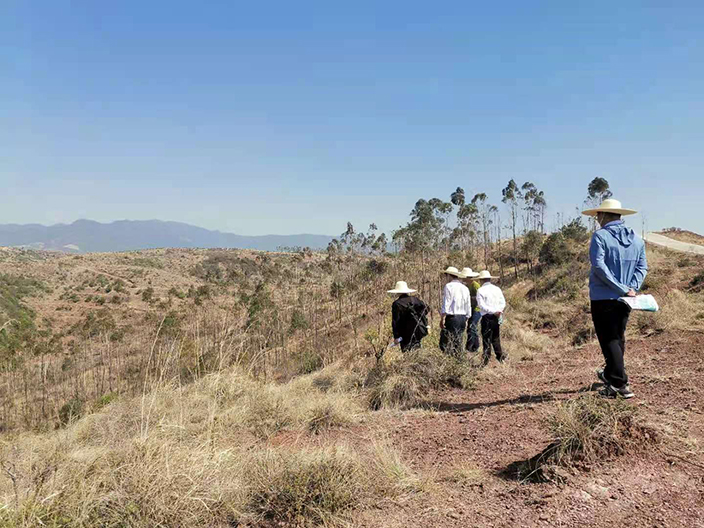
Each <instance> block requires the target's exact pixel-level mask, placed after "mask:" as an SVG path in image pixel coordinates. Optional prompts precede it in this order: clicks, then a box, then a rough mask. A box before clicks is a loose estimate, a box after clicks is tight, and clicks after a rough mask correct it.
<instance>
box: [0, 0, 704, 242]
mask: <svg viewBox="0 0 704 528" xmlns="http://www.w3.org/2000/svg"><path fill="white" fill-rule="evenodd" d="M703 23H704V5H703V4H701V3H698V2H680V3H678V4H677V5H676V6H667V7H660V6H658V5H656V4H652V3H643V2H634V1H626V2H621V3H618V4H616V5H614V4H613V3H612V2H605V1H597V2H591V3H589V4H588V5H575V4H570V3H567V4H566V3H563V2H557V1H549V2H547V1H546V2H538V3H531V4H525V3H520V2H515V3H511V4H510V5H508V6H507V5H488V4H482V5H471V4H467V3H460V2H453V3H448V4H444V5H441V6H432V7H429V6H428V5H427V4H425V3H419V2H403V3H401V2H388V3H384V4H382V5H378V4H377V3H372V2H361V3H355V4H354V5H340V4H325V3H306V2H304V3H299V4H295V5H292V4H288V3H280V4H277V5H276V7H275V8H274V9H272V6H271V5H267V6H264V5H253V4H250V5H237V4H233V3H230V2H212V3H208V4H207V5H203V6H199V7H198V9H193V8H192V7H191V5H189V4H187V3H179V2H175V3H174V2H169V3H166V2H163V1H155V2H150V3H148V4H144V3H141V2H140V3H137V2H135V1H134V0H128V1H126V2H121V3H119V4H106V3H81V4H79V5H76V6H74V7H73V8H71V9H67V8H66V7H65V6H63V5H60V4H52V3H41V4H40V3H36V2H19V1H11V2H9V3H6V4H5V5H3V6H2V7H0V35H2V36H0V42H2V43H3V45H4V49H5V50H6V51H7V52H6V53H5V54H4V56H3V59H2V64H3V71H4V74H3V82H2V83H0V101H2V103H1V104H0V123H2V125H3V126H0V158H2V159H3V163H2V165H1V166H0V184H2V186H3V188H4V189H6V192H7V195H8V196H11V199H9V200H6V202H5V203H4V204H3V208H2V210H1V211H0V223H2V224H8V223H15V224H29V223H39V224H42V225H52V224H55V223H71V222H72V221H74V220H76V219H79V218H88V219H91V220H95V221H100V222H109V221H115V219H118V218H129V219H131V220H150V219H163V220H164V221H177V222H183V223H187V224H191V225H196V226H199V227H203V228H206V229H211V230H218V231H221V232H226V233H236V234H239V235H244V236H254V235H261V234H279V235H287V234H300V233H314V234H322V233H325V234H332V236H335V235H336V234H339V233H341V232H343V231H344V229H345V225H346V223H347V222H348V221H350V222H352V223H353V224H354V226H355V227H356V228H357V229H358V230H363V231H365V230H366V229H367V227H368V225H369V224H370V223H375V224H376V225H377V226H378V227H379V229H380V231H384V232H386V233H388V234H390V233H391V232H392V231H393V230H394V229H397V228H398V227H399V226H401V225H404V224H405V223H406V222H407V221H408V213H409V212H410V210H411V209H412V208H413V205H414V204H415V202H416V200H418V199H419V198H425V199H429V198H433V197H437V198H441V199H443V200H448V199H449V195H450V193H451V192H452V191H454V190H455V188H456V187H458V186H459V187H463V188H464V189H465V191H466V194H467V195H469V196H471V195H472V194H474V193H476V192H485V193H486V194H488V196H489V201H490V202H491V203H492V204H495V205H498V206H501V205H502V204H501V189H502V188H503V187H505V185H506V183H507V182H508V180H509V179H514V180H515V181H516V182H517V183H518V184H519V185H520V184H522V183H523V182H525V181H531V182H533V183H535V184H536V185H537V186H538V188H539V189H541V190H543V191H544V192H545V195H546V198H547V202H548V209H547V215H546V219H547V222H546V223H547V225H548V227H551V226H553V225H554V222H555V218H556V216H557V215H558V214H561V215H563V216H565V217H573V216H575V215H577V214H578V209H579V208H581V206H582V203H583V200H584V198H585V197H586V187H587V184H588V183H589V181H591V180H592V179H593V178H594V177H597V176H599V177H604V178H606V179H607V180H608V181H609V182H610V184H611V188H612V191H613V193H614V197H615V198H617V199H620V200H621V201H622V202H623V203H624V206H625V207H631V208H634V209H638V210H640V211H642V212H643V213H644V214H643V216H638V217H632V218H629V219H628V220H627V221H628V222H629V223H630V224H631V225H632V226H633V227H634V228H636V229H637V230H638V231H640V230H641V229H642V227H646V228H647V229H649V230H659V229H662V228H665V227H681V228H683V229H689V230H692V231H696V232H699V233H702V232H704V215H702V214H701V212H700V210H699V208H700V205H699V204H700V202H701V198H702V196H704V177H702V174H701V172H702V167H703V166H704V153H702V152H701V148H700V145H701V144H702V141H703V140H704V137H703V135H704V133H703V131H702V127H701V123H702V122H703V121H704V99H702V96H701V94H702V93H704V74H702V72H701V71H700V70H699V69H697V68H694V67H692V65H696V64H699V63H701V62H702V59H704V34H703V33H702V32H701V27H702V24H703ZM502 210H503V208H502Z"/></svg>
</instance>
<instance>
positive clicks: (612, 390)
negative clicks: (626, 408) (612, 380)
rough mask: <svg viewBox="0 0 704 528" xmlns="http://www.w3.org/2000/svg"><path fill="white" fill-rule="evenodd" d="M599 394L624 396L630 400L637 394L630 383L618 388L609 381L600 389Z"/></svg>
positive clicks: (607, 396) (614, 396) (611, 396)
mask: <svg viewBox="0 0 704 528" xmlns="http://www.w3.org/2000/svg"><path fill="white" fill-rule="evenodd" d="M599 395H600V396H604V397H606V398H623V399H624V400H629V399H631V398H633V397H634V396H635V394H634V393H633V391H632V390H631V388H630V387H629V386H628V384H626V385H624V386H623V387H621V388H620V389H617V388H616V387H613V386H612V385H609V384H608V383H607V384H606V386H604V388H603V389H601V390H600V391H599Z"/></svg>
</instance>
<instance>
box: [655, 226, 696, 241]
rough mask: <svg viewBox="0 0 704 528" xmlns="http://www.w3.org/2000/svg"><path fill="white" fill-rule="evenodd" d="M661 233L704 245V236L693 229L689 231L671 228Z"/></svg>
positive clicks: (668, 236) (675, 238)
mask: <svg viewBox="0 0 704 528" xmlns="http://www.w3.org/2000/svg"><path fill="white" fill-rule="evenodd" d="M660 234H662V235H665V236H666V237H667V238H672V239H673V240H679V241H680V242H687V243H689V244H699V245H704V236H702V235H700V234H698V233H694V232H693V231H687V230H685V229H679V228H670V229H665V230H664V231H661V233H660Z"/></svg>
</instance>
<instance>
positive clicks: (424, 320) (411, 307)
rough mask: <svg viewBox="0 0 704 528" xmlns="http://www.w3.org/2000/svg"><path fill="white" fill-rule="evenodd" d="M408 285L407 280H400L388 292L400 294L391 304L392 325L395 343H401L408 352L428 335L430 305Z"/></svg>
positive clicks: (402, 347)
mask: <svg viewBox="0 0 704 528" xmlns="http://www.w3.org/2000/svg"><path fill="white" fill-rule="evenodd" d="M415 292H416V290H413V289H411V288H409V287H408V284H406V282H405V281H398V282H397V283H396V286H395V287H394V289H393V290H388V293H392V294H396V295H398V298H397V299H396V300H395V301H394V303H393V304H392V305H391V327H392V330H393V333H394V343H396V344H400V345H401V351H403V352H406V351H407V350H412V349H414V348H418V347H420V346H421V345H420V342H421V340H422V339H423V338H424V337H425V336H427V335H428V311H429V310H430V309H429V308H428V305H427V304H425V303H424V302H423V301H421V300H420V299H419V298H418V297H415V296H412V295H411V293H415Z"/></svg>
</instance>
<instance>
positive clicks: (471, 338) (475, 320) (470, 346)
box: [466, 311, 482, 353]
mask: <svg viewBox="0 0 704 528" xmlns="http://www.w3.org/2000/svg"><path fill="white" fill-rule="evenodd" d="M481 318H482V314H480V313H479V312H476V311H472V317H471V318H470V319H469V320H468V321H467V347H466V348H467V352H472V353H474V352H476V351H477V350H479V328H478V327H479V321H480V320H481Z"/></svg>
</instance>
